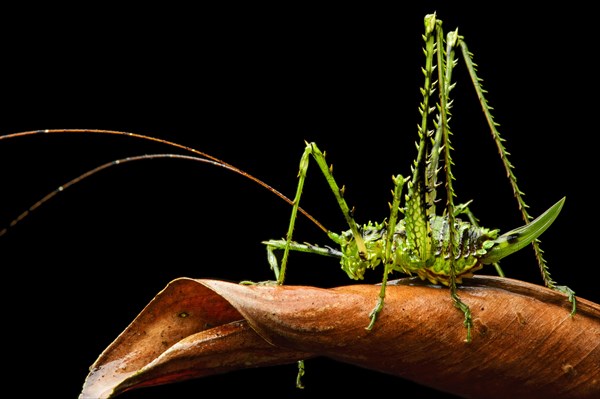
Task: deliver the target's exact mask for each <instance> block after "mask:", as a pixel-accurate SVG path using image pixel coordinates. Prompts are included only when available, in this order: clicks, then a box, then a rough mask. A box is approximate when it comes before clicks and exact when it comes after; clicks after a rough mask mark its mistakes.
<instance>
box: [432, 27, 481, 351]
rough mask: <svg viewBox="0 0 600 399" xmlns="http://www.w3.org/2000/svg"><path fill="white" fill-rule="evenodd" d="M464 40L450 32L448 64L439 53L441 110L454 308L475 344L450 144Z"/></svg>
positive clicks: (447, 42) (438, 39)
mask: <svg viewBox="0 0 600 399" xmlns="http://www.w3.org/2000/svg"><path fill="white" fill-rule="evenodd" d="M437 35H438V37H437V42H438V46H439V48H440V49H441V48H443V47H442V46H441V44H442V43H443V33H442V29H441V26H438V29H437ZM459 41H460V36H459V35H458V30H456V31H453V32H450V33H448V36H447V40H446V45H447V48H446V57H447V58H446V61H445V62H444V58H443V54H442V53H441V51H438V65H439V66H440V68H438V82H439V91H440V93H439V94H440V107H439V113H440V117H439V126H438V127H439V128H441V130H442V139H443V143H444V146H443V149H442V151H443V156H444V171H445V174H446V181H445V187H446V214H447V215H448V226H449V228H448V232H449V234H448V241H449V245H448V256H450V259H452V262H450V296H451V298H452V300H453V302H454V306H455V307H456V308H458V309H460V310H461V311H462V312H463V314H464V317H465V319H464V325H465V327H466V328H467V338H466V342H471V328H472V326H473V320H472V318H471V310H470V309H469V306H468V305H467V304H465V303H464V302H463V301H462V300H461V299H460V297H459V296H458V292H457V287H456V264H455V260H456V254H457V253H458V251H457V248H456V247H457V240H456V239H455V237H456V236H457V232H456V227H455V218H454V215H455V207H454V197H455V196H456V194H455V193H454V188H453V184H452V182H453V180H454V176H453V174H452V169H451V166H452V165H453V161H452V158H451V156H450V151H451V150H452V145H451V143H450V135H451V134H452V133H451V131H450V127H449V125H448V120H449V118H450V115H451V113H450V104H451V103H450V100H449V95H450V91H451V90H452V88H453V85H451V84H450V82H451V81H452V80H451V77H452V70H453V68H454V66H455V65H456V60H455V57H454V48H455V47H456V45H457V44H458V42H459Z"/></svg>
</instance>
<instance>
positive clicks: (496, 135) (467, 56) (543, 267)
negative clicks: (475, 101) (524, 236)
mask: <svg viewBox="0 0 600 399" xmlns="http://www.w3.org/2000/svg"><path fill="white" fill-rule="evenodd" d="M460 47H461V51H462V55H463V58H464V60H465V64H466V65H467V70H468V71H469V75H470V77H471V81H472V82H473V86H474V87H475V91H476V92H477V97H478V98H479V103H480V104H481V108H482V109H483V112H484V114H485V117H486V119H487V122H488V125H489V127H490V133H491V134H492V137H493V139H494V142H495V143H496V147H497V148H498V153H499V154H500V158H501V159H502V163H503V165H504V169H505V170H506V174H507V176H508V179H509V182H510V185H511V187H512V190H513V194H514V196H515V198H516V200H517V203H518V206H519V210H520V211H521V216H522V218H523V221H524V222H525V223H529V222H530V221H531V219H532V217H531V215H529V213H528V212H527V208H528V207H529V206H528V205H526V204H525V201H524V200H523V196H524V195H525V194H524V193H523V192H522V191H521V190H519V187H518V186H517V178H516V177H515V174H514V173H513V168H514V166H513V165H512V163H511V162H510V161H509V159H508V155H509V153H508V152H507V151H506V148H505V147H504V144H503V142H504V139H503V138H502V137H500V132H499V131H498V129H497V127H498V126H499V124H498V123H496V122H495V121H494V117H493V115H492V112H491V110H492V109H493V108H492V107H490V106H489V105H488V102H487V99H486V98H485V93H487V91H486V90H484V89H483V86H482V84H481V82H482V79H481V78H479V76H477V64H475V63H474V62H473V54H472V53H471V52H470V51H469V49H468V48H467V45H466V43H465V42H464V41H463V40H460ZM531 244H532V246H533V249H534V251H535V257H536V259H537V262H538V265H539V267H540V272H541V274H542V279H543V281H544V285H545V286H546V287H548V288H550V289H553V290H555V291H559V292H562V293H563V294H565V295H567V298H568V299H569V302H571V304H572V308H571V316H573V315H575V312H576V310H577V300H576V298H575V292H574V291H573V290H571V289H570V288H569V287H567V286H564V285H556V283H555V282H554V281H553V280H552V278H551V277H550V271H549V270H548V265H547V263H546V260H545V259H544V257H543V253H544V251H542V249H541V248H540V245H539V244H540V240H538V239H535V240H534V241H533V242H532V243H531Z"/></svg>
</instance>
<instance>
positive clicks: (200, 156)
mask: <svg viewBox="0 0 600 399" xmlns="http://www.w3.org/2000/svg"><path fill="white" fill-rule="evenodd" d="M60 133H67V134H86V133H87V134H104V135H119V136H129V137H134V138H138V139H143V140H148V141H154V142H158V143H161V144H166V145H168V146H172V147H176V148H179V149H182V150H185V151H189V152H192V153H194V154H196V155H193V156H192V155H183V154H144V155H138V156H131V157H126V158H121V159H117V160H114V161H111V162H107V163H104V164H102V165H99V166H97V167H95V168H93V169H90V170H88V171H87V172H84V173H82V174H81V175H79V176H77V177H75V178H74V179H71V180H69V181H68V182H67V183H65V184H62V185H61V186H59V187H58V188H57V189H55V190H54V191H51V192H50V193H48V194H46V195H45V196H44V197H42V198H41V199H40V200H38V201H36V202H35V203H34V204H33V205H32V206H30V207H29V208H28V209H27V210H25V211H24V212H22V213H21V214H20V215H19V216H17V217H16V218H15V219H13V220H12V221H11V222H10V223H9V225H8V226H7V227H5V228H3V229H2V230H0V237H1V236H3V235H4V234H6V233H7V231H8V230H9V229H10V228H12V227H14V226H15V225H16V224H18V223H19V222H21V221H22V220H23V219H24V218H26V217H27V216H28V215H30V214H31V213H32V212H33V211H35V210H36V209H38V208H39V207H40V206H41V205H43V204H44V203H46V202H48V201H49V200H50V199H52V198H53V197H55V196H56V195H57V194H59V193H61V192H63V191H64V190H66V189H67V188H69V187H71V186H73V185H75V184H77V183H79V182H81V181H82V180H84V179H87V178H88V177H90V176H92V175H94V174H96V173H98V172H100V171H103V170H105V169H107V168H109V167H112V166H117V165H122V164H125V163H129V162H134V161H142V160H152V159H161V158H162V159H164V158H168V159H181V160H188V161H195V162H202V163H207V164H210V165H214V166H218V167H220V168H223V169H227V170H230V171H232V172H234V173H237V174H239V175H241V176H243V177H245V178H247V179H250V180H252V181H253V182H255V183H257V184H259V185H260V186H262V187H264V188H266V189H267V190H269V191H270V192H272V193H273V194H275V195H276V196H278V197H279V198H281V199H282V200H284V201H285V202H287V203H288V204H290V205H293V204H294V202H293V201H292V200H291V199H289V198H288V197H287V196H285V195H284V194H282V193H281V192H280V191H278V190H276V189H275V188H273V187H272V186H270V185H269V184H267V183H265V182H264V181H262V180H260V179H259V178H257V177H255V176H253V175H251V174H249V173H248V172H245V171H243V170H241V169H239V168H237V167H235V166H233V165H231V164H229V163H227V162H225V161H222V160H221V159H219V158H217V157H214V156H212V155H209V154H207V153H205V152H202V151H199V150H197V149H195V148H192V147H188V146H185V145H182V144H178V143H175V142H172V141H168V140H163V139H159V138H156V137H152V136H146V135H143V134H138V133H129V132H123V131H116V130H100V129H52V130H35V131H27V132H20V133H12V134H7V135H3V136H0V140H6V139H11V138H17V137H25V136H32V135H37V134H60ZM298 210H299V211H300V212H301V213H302V214H303V215H304V216H306V217H307V218H308V219H309V220H310V221H311V222H313V223H314V224H315V225H316V226H317V227H319V228H320V229H321V230H322V231H323V232H325V233H327V232H328V230H327V229H326V228H325V226H323V225H322V224H321V223H320V222H319V221H318V220H317V219H315V218H314V217H313V216H312V215H311V214H309V213H308V212H306V211H305V210H304V209H302V208H298Z"/></svg>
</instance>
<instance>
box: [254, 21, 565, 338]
mask: <svg viewBox="0 0 600 399" xmlns="http://www.w3.org/2000/svg"><path fill="white" fill-rule="evenodd" d="M424 22H425V34H424V35H423V39H424V41H425V48H424V53H425V58H426V60H425V67H424V68H423V74H424V76H425V83H424V86H423V88H422V89H421V94H422V95H423V100H422V102H421V104H420V107H419V111H420V114H421V117H422V120H421V123H420V125H419V129H418V134H419V141H418V145H417V148H418V154H417V158H416V160H415V161H414V164H413V167H412V176H410V177H403V176H401V175H397V176H394V177H393V178H392V180H393V183H394V189H393V191H392V193H393V196H392V198H393V199H392V203H391V207H390V209H391V210H390V215H389V217H388V219H387V220H386V221H384V222H382V223H371V222H369V223H368V224H365V225H362V226H359V225H358V224H357V223H356V222H355V220H354V218H353V216H352V212H351V210H350V208H349V207H348V205H347V203H346V200H345V199H344V195H343V194H344V188H343V187H342V188H340V187H339V186H338V184H337V183H336V181H335V179H334V177H333V174H332V168H331V167H330V166H328V165H327V162H326V160H325V155H324V153H323V152H321V150H320V149H319V148H318V147H317V145H316V144H315V143H307V144H306V149H305V151H304V154H303V155H302V158H301V161H300V172H299V183H298V189H297V192H296V196H295V198H294V205H293V208H292V215H291V218H290V224H289V228H288V232H287V235H286V238H285V239H283V240H268V241H264V243H265V244H266V245H267V251H268V259H269V262H270V264H271V267H272V268H273V269H274V270H275V271H276V275H277V281H278V283H279V284H283V282H284V279H285V269H286V266H287V261H288V256H289V251H290V250H293V251H302V252H310V253H315V254H320V255H327V256H333V257H337V258H340V260H341V266H342V269H343V270H344V271H345V272H346V273H347V274H348V276H349V277H350V278H352V279H357V280H359V279H362V278H363V276H364V273H365V271H366V269H374V268H375V267H377V266H378V265H380V264H381V265H383V269H384V270H383V280H382V284H381V291H380V294H379V299H378V301H377V303H376V305H375V307H374V309H373V311H372V312H371V314H370V323H369V324H368V326H367V328H368V329H372V328H373V326H374V324H375V320H376V318H377V315H378V314H379V312H380V311H381V310H382V308H383V305H384V299H385V290H386V283H387V280H388V275H389V274H390V273H391V272H393V271H398V272H402V273H405V274H409V275H412V274H416V275H418V276H419V277H420V278H422V279H423V280H429V281H430V282H432V283H434V284H443V285H445V286H449V287H450V295H451V297H452V300H453V302H454V305H455V307H457V308H458V309H460V310H461V311H462V312H463V313H464V325H465V327H466V329H467V336H466V341H467V342H469V341H470V340H471V328H472V325H473V322H472V317H471V311H470V309H469V307H468V306H467V305H466V304H465V303H464V302H462V301H461V299H460V298H459V296H458V294H457V284H459V283H461V282H462V279H463V278H465V277H470V276H472V275H473V272H475V271H477V270H479V269H481V268H482V267H483V265H487V264H494V265H495V266H496V268H497V270H498V272H499V274H501V275H502V271H501V269H500V268H499V265H498V261H500V259H502V258H504V257H506V256H508V255H510V254H512V253H514V252H516V251H518V250H520V249H521V248H523V247H525V246H526V245H528V244H530V243H531V244H532V245H533V248H534V250H535V253H536V258H537V261H538V263H539V267H540V270H541V273H542V277H543V280H544V283H545V285H546V286H547V287H549V288H551V289H554V290H557V291H560V292H563V293H565V294H566V295H567V296H568V300H569V301H570V302H571V303H572V311H571V314H572V315H573V314H574V313H575V310H576V301H575V293H574V292H573V291H572V290H571V289H569V288H568V287H566V286H558V285H556V283H555V282H554V281H553V280H552V279H551V278H550V273H549V271H548V268H547V265H546V261H545V260H544V259H543V257H542V251H541V250H540V247H539V241H538V237H539V235H540V234H542V233H543V232H544V231H545V230H546V229H547V228H548V227H549V226H550V224H552V222H553V221H554V220H555V218H556V217H557V216H558V214H559V213H560V211H561V209H562V206H563V203H564V200H565V199H564V198H562V199H561V200H559V201H558V202H556V203H555V204H554V205H553V206H552V207H551V208H550V209H548V210H547V211H546V212H544V213H543V214H542V215H541V216H539V217H538V218H537V219H535V220H533V221H531V219H532V217H531V216H530V215H529V214H528V213H527V205H526V204H525V202H524V200H523V192H522V191H521V190H520V189H519V188H518V187H517V181H516V177H515V175H514V174H513V171H512V169H513V166H512V164H511V163H510V162H509V161H508V152H507V151H506V149H505V148H504V145H503V139H502V138H501V137H500V133H499V132H498V130H497V124H496V123H495V122H494V119H493V116H492V114H491V107H490V106H489V105H488V103H487V101H486V99H485V96H484V94H485V90H484V89H483V88H482V85H481V79H480V78H479V77H478V76H477V74H476V69H475V64H474V62H473V59H472V54H471V53H470V52H469V50H468V48H467V45H466V44H465V42H464V41H463V38H462V37H461V36H460V35H459V34H458V30H455V31H452V32H450V33H449V34H448V35H447V38H446V39H444V36H443V30H442V21H441V20H439V19H437V18H436V15H435V14H429V15H426V16H425V20H424ZM444 44H446V48H445V49H444ZM456 49H460V51H461V52H462V55H463V58H464V61H465V64H466V67H467V69H468V71H469V74H470V77H471V80H472V82H473V85H474V87H475V91H476V92H477V96H478V97H479V101H480V103H481V107H482V109H483V112H484V114H485V117H486V119H487V121H488V124H489V127H490V132H491V134H492V137H493V139H494V141H495V143H496V145H497V148H498V151H499V154H500V157H501V159H502V162H503V164H504V168H505V169H506V173H507V175H508V178H509V181H510V184H511V186H512V189H513V193H514V196H515V198H516V199H517V201H518V204H519V208H520V209H521V214H522V217H523V220H524V221H525V223H526V224H525V225H524V226H522V227H520V228H517V229H514V230H511V231H509V232H506V233H504V234H502V235H499V231H498V230H491V229H487V228H484V227H480V226H479V225H478V223H477V219H476V218H475V217H474V216H473V214H472V213H471V212H470V210H469V207H468V203H467V204H460V205H458V204H457V205H455V204H454V197H455V192H454V189H453V186H452V182H453V179H454V177H453V174H452V170H451V166H452V165H453V161H452V158H451V149H452V145H451V143H450V136H451V131H450V127H449V123H448V121H449V117H450V109H451V104H452V102H451V100H450V92H451V90H452V89H453V87H454V85H453V84H452V83H451V82H452V79H451V78H452V71H453V68H454V67H455V66H456V64H457V62H458V61H457V59H456V55H455V50H456ZM435 72H437V76H436V75H435ZM436 91H437V93H438V98H439V100H438V103H437V104H436V105H435V106H432V105H431V102H432V97H433V95H434V94H435V93H436ZM434 111H437V115H436V116H435V118H434V117H433V115H432V113H433V112H434ZM430 123H433V128H431V127H430ZM311 157H312V158H313V159H314V160H315V161H316V163H317V164H318V166H319V168H320V170H321V172H322V173H323V175H324V176H325V179H326V180H327V182H328V183H329V186H330V188H331V190H332V192H333V194H334V195H335V198H336V200H337V202H338V204H339V206H340V208H341V211H342V213H343V214H344V217H345V219H346V221H347V223H348V226H349V228H350V229H349V230H348V231H345V232H342V233H341V234H337V233H334V232H330V231H328V232H327V234H328V235H329V238H330V239H331V240H332V241H333V242H334V243H335V244H337V245H338V246H339V248H340V249H339V250H334V249H330V248H328V247H318V246H316V245H307V244H300V243H297V242H294V241H293V240H292V232H293V230H294V223H295V220H296V214H297V209H298V207H299V204H300V197H301V194H302V188H303V186H304V181H305V179H306V172H307V168H308V162H309V159H310V158H311ZM440 162H442V163H443V166H442V167H439V163H440ZM441 169H443V171H444V174H445V181H444V187H445V198H446V204H445V207H444V212H443V213H442V215H437V214H436V202H437V199H436V193H437V189H438V187H439V186H440V183H438V181H437V177H438V173H439V172H440V170H441ZM405 185H406V187H407V188H406V191H407V193H406V194H403V190H404V186H405ZM403 199H404V203H403V204H402V200H403ZM399 213H401V214H402V215H403V218H402V219H400V218H399ZM460 215H465V216H466V218H467V219H468V221H463V220H461V219H459V218H458V216H460ZM275 249H279V250H283V257H282V261H281V265H280V266H279V265H278V264H277V260H276V257H275V256H274V255H273V250H275Z"/></svg>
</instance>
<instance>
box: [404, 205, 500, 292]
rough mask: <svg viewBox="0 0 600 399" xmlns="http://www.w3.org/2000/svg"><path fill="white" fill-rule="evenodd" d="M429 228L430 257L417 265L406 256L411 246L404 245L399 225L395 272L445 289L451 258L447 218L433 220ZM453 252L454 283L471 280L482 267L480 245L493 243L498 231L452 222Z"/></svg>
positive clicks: (448, 281) (411, 258)
mask: <svg viewBox="0 0 600 399" xmlns="http://www.w3.org/2000/svg"><path fill="white" fill-rule="evenodd" d="M430 224H431V237H430V238H431V243H432V245H431V253H430V255H429V256H428V257H427V258H426V259H425V261H424V262H423V261H420V260H418V259H416V258H414V257H412V256H411V254H410V253H407V250H408V248H410V246H409V245H408V244H407V243H406V240H407V237H406V235H405V234H404V231H403V230H404V226H403V224H402V223H400V224H399V225H398V228H397V229H396V231H397V234H395V238H394V241H395V243H394V249H395V251H394V270H398V271H401V272H403V273H407V274H417V275H418V276H419V277H421V278H422V279H423V280H429V281H430V282H432V283H434V284H444V285H448V284H449V283H450V276H451V268H452V258H453V257H452V256H451V245H450V238H449V225H448V218H447V217H443V216H432V217H431V219H430ZM455 232H456V234H455V237H454V241H455V248H456V252H455V254H454V268H455V276H456V282H458V283H460V282H462V278H463V277H470V276H472V275H473V272H475V271H477V270H479V269H481V268H482V267H483V263H482V262H481V260H480V258H481V256H482V255H484V254H485V253H486V250H485V249H484V247H483V243H484V242H485V241H488V240H493V239H495V238H496V237H497V235H498V230H489V229H487V228H483V227H478V226H474V225H472V224H470V223H468V222H464V221H462V220H460V219H455Z"/></svg>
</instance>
